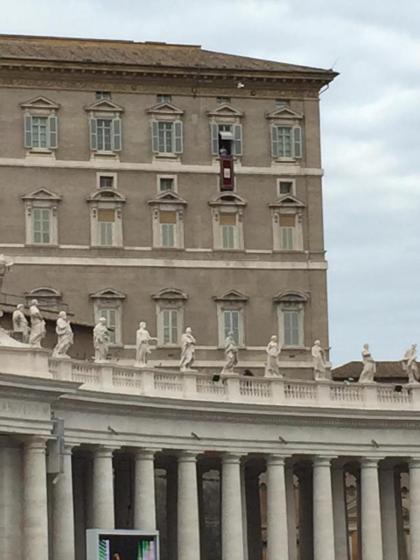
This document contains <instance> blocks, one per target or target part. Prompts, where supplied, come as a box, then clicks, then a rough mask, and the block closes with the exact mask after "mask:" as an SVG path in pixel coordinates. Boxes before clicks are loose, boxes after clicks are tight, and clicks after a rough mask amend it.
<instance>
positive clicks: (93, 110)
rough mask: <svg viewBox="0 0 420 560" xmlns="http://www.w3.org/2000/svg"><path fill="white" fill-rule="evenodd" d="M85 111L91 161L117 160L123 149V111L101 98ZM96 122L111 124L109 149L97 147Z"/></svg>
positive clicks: (107, 99) (106, 99) (109, 100)
mask: <svg viewBox="0 0 420 560" xmlns="http://www.w3.org/2000/svg"><path fill="white" fill-rule="evenodd" d="M85 111H86V112H87V113H88V128H89V150H90V154H91V159H92V158H93V159H94V158H97V157H99V158H100V157H113V158H116V159H118V158H119V154H120V152H121V151H122V149H123V121H122V118H121V115H122V113H123V111H124V109H123V108H122V107H120V106H119V105H116V104H115V103H114V102H113V101H112V100H111V99H109V98H102V99H99V100H97V101H95V103H92V104H91V105H90V106H89V107H86V108H85ZM98 120H108V121H110V122H111V126H110V130H111V133H110V146H109V149H103V148H104V146H102V148H101V149H99V147H98Z"/></svg>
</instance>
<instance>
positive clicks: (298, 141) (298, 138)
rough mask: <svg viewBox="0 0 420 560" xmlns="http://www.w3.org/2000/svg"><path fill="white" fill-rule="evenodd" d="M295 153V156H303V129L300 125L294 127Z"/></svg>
mask: <svg viewBox="0 0 420 560" xmlns="http://www.w3.org/2000/svg"><path fill="white" fill-rule="evenodd" d="M293 155H294V157H295V158H301V157H302V129H301V127H300V126H295V127H294V128H293Z"/></svg>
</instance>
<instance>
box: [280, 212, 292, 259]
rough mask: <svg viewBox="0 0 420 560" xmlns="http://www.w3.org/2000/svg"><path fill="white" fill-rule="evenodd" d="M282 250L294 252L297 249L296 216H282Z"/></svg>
mask: <svg viewBox="0 0 420 560" xmlns="http://www.w3.org/2000/svg"><path fill="white" fill-rule="evenodd" d="M279 225H280V228H279V229H280V249H283V250H285V251H292V250H293V249H294V248H295V243H294V241H295V240H294V237H295V226H296V216H295V215H294V214H280V216H279Z"/></svg>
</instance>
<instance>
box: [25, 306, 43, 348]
mask: <svg viewBox="0 0 420 560" xmlns="http://www.w3.org/2000/svg"><path fill="white" fill-rule="evenodd" d="M29 316H30V318H31V332H30V334H29V344H30V345H31V346H35V347H36V348H41V341H42V339H43V338H44V337H45V335H46V334H47V329H46V326H45V321H44V319H43V317H42V315H41V312H40V310H39V309H38V301H37V300H36V299H33V300H32V301H31V305H30V307H29Z"/></svg>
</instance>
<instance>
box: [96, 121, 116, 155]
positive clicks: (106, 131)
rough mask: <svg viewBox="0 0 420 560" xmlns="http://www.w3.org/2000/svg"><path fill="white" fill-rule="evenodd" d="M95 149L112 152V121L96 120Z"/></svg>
mask: <svg viewBox="0 0 420 560" xmlns="http://www.w3.org/2000/svg"><path fill="white" fill-rule="evenodd" d="M96 127H97V128H96V131H97V140H96V141H97V149H98V150H99V151H101V152H110V151H111V150H112V140H111V138H112V119H96Z"/></svg>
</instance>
